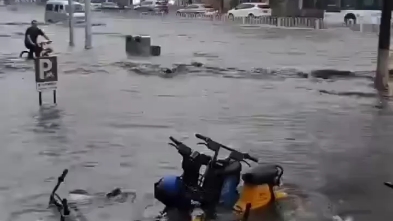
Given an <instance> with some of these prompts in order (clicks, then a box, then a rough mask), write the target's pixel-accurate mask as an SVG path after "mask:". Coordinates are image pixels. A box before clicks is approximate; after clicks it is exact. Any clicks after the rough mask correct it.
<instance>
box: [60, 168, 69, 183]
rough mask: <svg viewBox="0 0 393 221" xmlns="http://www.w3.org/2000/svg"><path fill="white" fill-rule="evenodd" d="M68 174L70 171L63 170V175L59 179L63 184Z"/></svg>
mask: <svg viewBox="0 0 393 221" xmlns="http://www.w3.org/2000/svg"><path fill="white" fill-rule="evenodd" d="M67 174H68V170H67V169H65V170H63V173H62V174H61V176H60V177H59V179H60V180H61V182H63V181H64V178H65V177H66V176H67Z"/></svg>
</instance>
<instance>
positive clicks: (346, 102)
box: [0, 7, 393, 221]
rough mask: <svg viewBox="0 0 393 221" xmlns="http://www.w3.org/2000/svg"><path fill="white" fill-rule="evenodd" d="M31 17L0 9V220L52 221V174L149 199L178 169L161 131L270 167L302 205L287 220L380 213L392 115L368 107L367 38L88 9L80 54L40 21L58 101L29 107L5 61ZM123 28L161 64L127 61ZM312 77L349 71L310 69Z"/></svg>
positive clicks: (384, 206)
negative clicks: (208, 142) (87, 34)
mask: <svg viewBox="0 0 393 221" xmlns="http://www.w3.org/2000/svg"><path fill="white" fill-rule="evenodd" d="M43 16H44V14H43V8H40V7H20V8H19V10H18V11H16V12H11V11H8V10H6V9H5V8H4V7H3V8H2V7H0V18H1V22H0V39H1V42H0V45H1V50H0V93H1V94H2V95H3V96H1V97H0V103H1V104H2V105H1V109H2V110H1V111H0V121H1V123H2V126H1V127H0V138H1V141H2V146H1V154H0V165H1V166H0V175H1V179H0V221H33V220H34V221H35V220H38V219H40V218H42V219H45V220H57V218H55V217H53V215H52V214H53V213H51V212H50V211H48V210H47V203H48V197H49V193H50V191H51V189H52V188H53V186H54V185H55V180H56V179H57V177H58V176H59V175H60V174H61V171H62V170H63V169H65V168H68V169H69V174H68V176H67V178H66V183H65V185H64V186H62V188H61V191H60V193H62V194H63V195H65V194H67V193H68V192H69V191H71V190H75V189H83V190H85V191H87V192H88V193H90V194H93V195H97V194H98V195H99V194H101V193H104V192H108V191H110V190H112V189H113V188H115V187H121V188H124V189H127V190H129V191H130V192H133V193H135V194H136V198H137V199H136V200H142V201H149V202H153V200H152V195H153V194H152V192H153V183H154V182H155V181H157V179H159V178H160V177H161V176H163V175H166V174H178V173H180V171H181V170H180V166H181V165H180V159H181V158H180V155H178V153H177V152H176V151H175V150H174V148H173V147H170V146H168V145H167V142H168V137H169V136H174V137H177V138H179V139H182V140H184V141H185V143H187V144H189V145H190V146H191V147H193V148H195V149H198V150H204V149H203V148H201V147H199V146H196V145H194V144H195V143H196V142H197V140H196V139H195V138H194V137H193V134H194V133H197V132H198V133H201V134H204V135H208V136H210V137H212V138H213V139H216V140H217V141H220V142H222V143H224V144H228V145H231V146H233V147H236V148H239V149H241V150H244V151H250V152H251V153H253V154H255V155H256V156H258V157H259V158H260V161H261V162H264V163H265V162H266V163H278V164H280V165H282V166H283V167H284V170H285V172H284V183H286V184H288V185H291V186H295V187H296V191H298V192H302V194H300V195H301V196H299V197H300V198H301V199H302V201H303V202H305V203H304V204H305V206H304V207H305V208H304V212H302V213H300V214H299V215H298V217H296V218H295V219H292V220H301V221H303V220H307V221H308V220H332V216H333V215H337V214H338V215H340V216H342V217H346V216H351V217H353V218H354V220H356V221H370V220H375V221H377V220H378V221H379V220H389V219H390V217H392V215H393V212H392V210H391V207H392V206H393V191H390V190H389V189H388V188H386V187H384V186H383V182H385V181H388V180H392V181H393V171H392V170H391V168H392V166H393V161H392V157H393V149H392V148H391V145H392V143H393V116H392V113H393V112H392V110H391V109H390V107H389V106H387V107H384V108H379V100H378V98H377V97H376V95H375V91H374V89H373V88H372V80H371V79H370V78H371V77H372V76H373V73H372V70H374V69H375V64H376V48H377V36H376V35H375V34H365V33H357V32H352V31H350V30H348V29H345V28H337V29H329V30H305V29H299V30H294V29H292V30H288V29H277V28H266V27H264V28H260V27H240V26H233V25H228V24H222V23H220V22H211V21H201V20H198V21H195V20H190V19H176V18H174V17H168V18H160V17H147V18H145V19H131V18H127V17H128V16H127V15H126V14H116V13H95V14H94V19H93V21H94V22H95V23H101V24H105V25H102V26H95V27H93V33H94V35H93V47H94V48H93V49H92V50H89V51H85V50H84V29H83V28H76V34H75V35H76V36H75V39H76V46H75V47H74V48H69V47H68V29H67V27H65V26H61V25H49V26H41V27H42V28H43V29H44V31H45V32H46V33H47V34H48V36H49V37H50V38H51V39H52V40H53V48H54V50H55V53H54V54H55V55H57V56H58V61H59V70H60V74H59V83H58V85H59V88H58V105H57V106H52V105H51V104H50V102H51V94H50V93H47V94H46V93H44V103H47V104H45V105H44V107H42V108H39V106H38V94H37V93H36V90H35V83H34V74H33V73H34V70H33V62H31V61H24V60H21V59H18V55H19V53H20V51H22V50H24V45H23V34H24V31H25V29H26V27H27V25H26V24H25V25H24V24H21V23H23V22H24V23H29V22H30V21H31V20H32V19H36V20H38V21H43ZM12 23H14V24H12ZM127 34H131V35H136V34H147V35H150V36H151V37H152V44H154V45H160V46H161V47H162V54H161V56H160V57H151V58H127V56H126V55H125V39H124V35H127ZM167 69H171V73H168V72H167V71H166V70H167ZM320 69H338V70H349V71H353V72H351V73H346V74H341V75H339V76H335V77H330V75H329V76H327V77H324V76H322V75H324V74H323V73H322V74H321V73H320V72H311V71H312V70H320ZM321 76H322V77H321ZM323 78H328V79H323ZM204 151H205V152H207V150H204ZM98 204H99V203H98ZM132 207H133V205H132V204H131V202H127V203H112V204H105V205H101V204H100V205H98V206H97V205H96V206H94V205H85V206H82V207H81V210H82V212H83V213H84V214H85V218H86V219H87V220H94V221H104V220H105V221H106V220H111V221H116V220H119V221H122V220H132V218H131V217H132V214H131V213H133V212H132V211H131V209H130V208H132ZM154 215H155V214H152V213H150V214H149V213H148V212H147V213H146V214H145V216H146V217H147V218H148V217H152V216H154ZM288 220H290V219H288Z"/></svg>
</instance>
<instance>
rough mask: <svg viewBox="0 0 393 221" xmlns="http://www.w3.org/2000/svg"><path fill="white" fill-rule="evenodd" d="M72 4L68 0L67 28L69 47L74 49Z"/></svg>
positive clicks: (71, 0) (70, 0)
mask: <svg viewBox="0 0 393 221" xmlns="http://www.w3.org/2000/svg"><path fill="white" fill-rule="evenodd" d="M74 11H75V10H74V2H73V0H68V26H69V29H70V30H69V31H70V46H71V47H74V45H75V44H74Z"/></svg>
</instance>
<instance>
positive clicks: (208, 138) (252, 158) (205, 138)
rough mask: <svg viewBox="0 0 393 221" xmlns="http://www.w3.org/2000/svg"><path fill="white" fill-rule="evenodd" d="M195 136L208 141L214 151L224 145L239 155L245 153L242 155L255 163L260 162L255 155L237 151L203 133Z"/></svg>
mask: <svg viewBox="0 0 393 221" xmlns="http://www.w3.org/2000/svg"><path fill="white" fill-rule="evenodd" d="M195 137H196V138H198V139H201V140H203V141H205V142H206V143H207V146H208V148H209V149H211V150H213V151H218V150H219V148H220V147H222V148H224V149H226V150H228V151H231V152H236V153H237V155H239V154H242V155H243V156H242V157H244V158H245V159H248V160H251V161H254V162H255V163H258V159H257V158H255V157H252V156H250V154H248V153H241V152H239V151H237V150H235V149H232V148H230V147H227V146H225V145H223V144H220V143H217V142H216V141H213V140H212V139H211V138H210V137H206V136H203V135H202V134H195ZM216 145H217V146H218V147H217V148H213V147H215V146H216Z"/></svg>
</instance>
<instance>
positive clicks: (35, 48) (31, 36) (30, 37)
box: [25, 20, 49, 59]
mask: <svg viewBox="0 0 393 221" xmlns="http://www.w3.org/2000/svg"><path fill="white" fill-rule="evenodd" d="M40 35H41V36H43V37H44V38H45V39H46V40H48V41H49V38H48V36H46V35H45V33H44V32H43V31H42V30H41V29H40V28H38V26H37V21H36V20H33V21H31V26H30V27H29V28H27V30H26V33H25V46H26V48H27V49H29V56H28V59H34V56H33V55H34V54H35V57H39V56H40V53H41V51H42V48H41V47H40V46H39V45H38V43H37V38H38V36H40Z"/></svg>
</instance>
